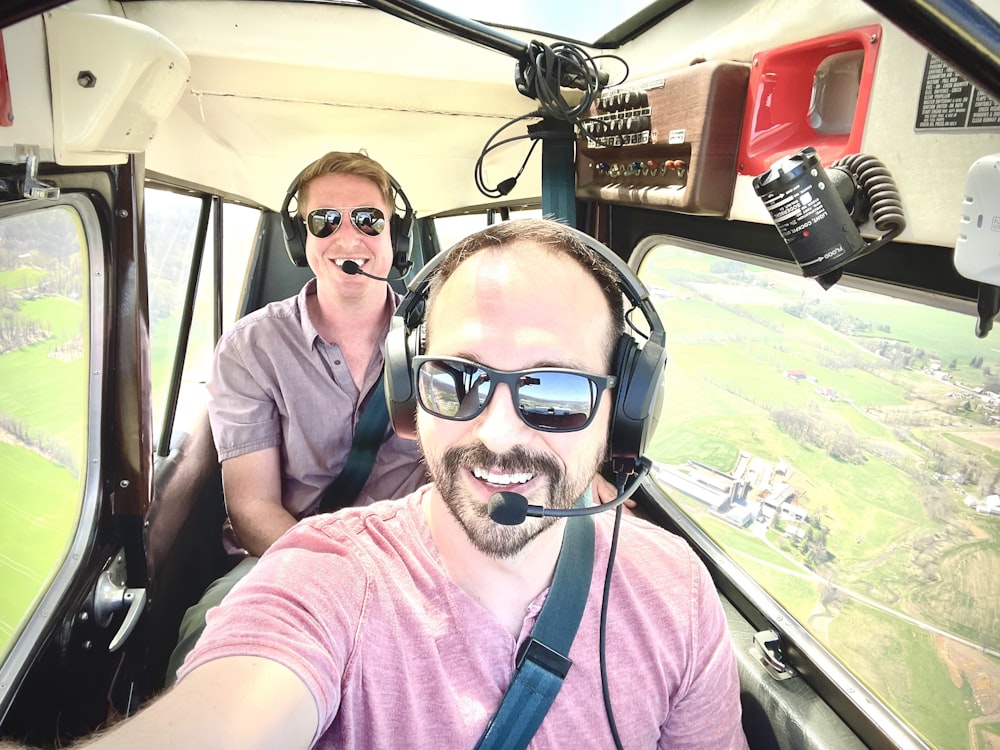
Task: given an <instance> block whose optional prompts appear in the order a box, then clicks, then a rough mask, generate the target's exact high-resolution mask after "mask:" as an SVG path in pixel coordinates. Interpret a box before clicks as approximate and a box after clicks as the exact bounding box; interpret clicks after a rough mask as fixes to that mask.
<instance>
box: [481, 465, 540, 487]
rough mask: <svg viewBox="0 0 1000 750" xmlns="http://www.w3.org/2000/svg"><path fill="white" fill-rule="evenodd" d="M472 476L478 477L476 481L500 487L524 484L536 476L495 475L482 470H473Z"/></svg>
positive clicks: (521, 474)
mask: <svg viewBox="0 0 1000 750" xmlns="http://www.w3.org/2000/svg"><path fill="white" fill-rule="evenodd" d="M472 475H473V476H474V477H476V479H482V480H483V481H484V482H489V483H490V484H499V485H510V484H524V483H525V482H527V481H528V480H530V479H532V478H534V476H535V475H534V474H529V473H527V472H521V473H518V474H494V473H492V472H489V471H487V470H486V469H480V468H475V469H473V470H472Z"/></svg>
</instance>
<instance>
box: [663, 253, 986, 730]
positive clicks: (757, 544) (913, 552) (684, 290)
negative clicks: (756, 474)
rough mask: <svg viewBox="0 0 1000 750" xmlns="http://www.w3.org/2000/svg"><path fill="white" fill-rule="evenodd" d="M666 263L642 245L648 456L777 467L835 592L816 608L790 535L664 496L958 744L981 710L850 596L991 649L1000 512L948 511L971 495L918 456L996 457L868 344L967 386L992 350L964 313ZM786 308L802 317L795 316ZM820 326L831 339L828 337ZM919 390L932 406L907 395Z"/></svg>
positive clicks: (902, 631)
mask: <svg viewBox="0 0 1000 750" xmlns="http://www.w3.org/2000/svg"><path fill="white" fill-rule="evenodd" d="M667 257H669V260H667V259H665V258H664V259H660V262H657V260H656V254H655V253H654V254H653V260H647V262H646V264H645V265H644V267H643V280H644V281H645V283H646V284H647V285H648V286H649V288H650V289H651V291H652V295H653V298H654V301H655V304H656V306H657V310H658V311H659V313H660V315H661V317H662V319H663V321H664V323H665V326H666V328H667V334H668V355H669V362H668V365H667V377H666V389H667V391H666V399H665V408H664V412H663V414H662V416H661V420H660V424H659V426H658V429H657V431H656V433H655V435H654V437H653V439H652V441H651V446H650V447H649V449H648V453H649V455H650V456H651V457H652V458H653V459H654V460H656V461H658V462H662V463H664V464H681V463H684V462H686V461H688V460H690V459H695V460H697V461H699V462H701V463H704V464H707V465H709V466H711V467H713V468H715V469H718V470H721V471H724V472H728V471H731V470H732V469H733V468H734V466H735V464H736V460H737V457H738V455H739V453H740V451H745V452H747V453H750V454H752V455H755V456H759V457H761V458H763V459H765V460H767V461H770V462H772V463H777V462H779V461H784V462H786V463H787V464H789V465H791V466H792V467H793V468H794V471H795V477H793V479H792V482H793V484H795V485H796V486H797V487H798V488H799V490H800V492H801V497H800V498H799V502H800V503H801V504H802V505H803V506H805V507H806V508H807V509H809V510H810V511H811V512H813V513H816V514H818V515H819V516H820V518H821V523H822V524H823V526H825V527H826V528H827V529H829V535H828V537H827V540H826V549H827V551H828V553H829V554H830V556H831V557H830V560H829V561H828V562H827V563H825V564H824V565H823V567H822V569H820V570H817V571H816V574H817V576H822V577H823V578H828V579H832V580H835V581H836V582H837V583H838V584H839V585H840V586H841V587H843V589H842V590H841V593H836V592H834V593H833V594H832V596H833V598H832V599H830V600H829V602H830V603H829V604H828V605H823V604H822V601H821V597H823V596H825V595H824V591H823V589H824V588H825V587H823V586H821V585H820V583H819V581H818V579H810V578H809V575H808V573H807V572H806V573H803V571H805V566H804V562H805V561H804V559H803V558H802V556H801V555H800V553H799V552H798V550H797V549H796V548H795V547H794V546H793V545H792V544H791V543H790V542H789V541H788V540H786V539H783V538H782V537H781V536H780V535H772V532H770V531H769V532H768V537H769V539H771V541H772V544H771V545H768V544H765V543H764V541H763V540H761V539H760V538H759V537H757V536H753V535H750V534H748V533H747V532H746V531H744V530H740V529H737V528H735V527H734V526H732V525H731V524H729V523H727V522H725V521H722V520H720V519H718V518H716V517H715V516H713V515H712V514H711V513H710V512H709V511H708V510H707V509H705V507H704V506H701V505H700V504H699V503H697V502H696V501H694V500H689V499H687V498H685V497H684V496H683V495H682V494H681V493H678V492H676V491H674V490H669V489H668V492H670V493H671V494H672V495H673V496H675V499H676V501H677V502H679V503H680V504H681V506H682V507H683V508H684V509H685V510H687V511H688V512H689V513H690V514H692V515H693V517H694V518H695V519H696V520H697V521H698V522H699V523H700V524H702V525H703V526H704V527H705V529H706V531H707V532H708V533H709V534H710V535H711V536H712V537H713V538H715V539H716V540H717V541H718V542H719V543H720V544H721V545H722V546H723V547H724V548H726V549H728V550H729V551H730V553H731V554H732V555H733V557H734V559H735V560H736V562H737V563H739V564H740V565H741V566H742V567H743V568H744V569H746V570H747V571H748V572H749V573H750V574H751V575H752V576H753V577H754V578H755V579H756V580H757V581H759V582H760V583H761V584H762V585H763V586H764V588H765V589H766V590H768V591H769V592H770V593H772V595H774V596H775V598H777V599H778V600H779V601H780V602H782V604H783V605H784V606H785V607H786V608H787V609H788V610H789V611H790V612H791V613H792V614H793V615H795V616H796V618H798V619H799V620H800V621H802V622H803V623H804V624H806V626H807V627H810V628H811V629H812V630H813V632H814V633H815V634H816V635H817V637H819V638H820V639H821V640H822V641H824V642H825V643H826V644H827V645H828V647H829V648H830V649H831V650H832V651H834V652H835V653H836V654H838V655H839V656H841V657H842V658H844V660H845V662H846V663H847V664H848V665H850V666H851V667H852V668H853V669H855V670H856V671H857V672H858V674H859V676H860V677H862V679H864V680H866V681H867V682H869V684H871V685H872V687H873V689H874V690H875V691H876V692H877V693H879V694H880V695H881V696H882V697H883V698H884V699H885V700H886V702H887V703H888V704H889V705H890V706H892V707H894V708H895V709H896V710H897V711H899V712H900V714H901V715H903V716H905V717H908V718H909V719H910V720H911V721H914V722H915V723H917V724H918V725H919V727H918V729H919V731H920V732H921V733H922V734H924V736H926V737H927V738H928V739H929V741H930V742H931V743H932V744H933V745H934V746H936V747H940V748H953V747H967V746H968V736H969V722H970V720H972V719H975V718H976V717H977V716H979V714H978V713H977V710H976V707H975V705H974V704H973V702H972V701H971V698H970V691H969V690H968V688H967V687H965V688H956V687H955V685H954V684H953V683H952V681H951V679H950V677H949V674H948V669H947V667H946V665H945V664H944V663H943V662H942V659H941V657H940V656H939V654H938V653H937V652H936V650H935V648H934V644H933V642H932V639H931V638H930V636H929V634H928V633H927V632H926V631H923V630H921V629H920V628H918V627H916V626H915V625H913V624H912V623H909V622H907V621H906V620H905V619H902V617H896V616H893V615H892V614H890V613H889V612H886V611H881V610H878V609H874V608H872V607H871V606H869V605H867V604H865V603H864V599H862V597H867V598H868V599H870V600H872V601H874V602H878V603H879V604H881V605H883V606H885V607H887V608H888V609H889V610H890V611H895V612H899V613H900V614H903V613H905V614H907V615H909V616H914V617H917V618H919V619H921V620H923V621H924V622H926V623H928V624H930V625H932V626H935V627H938V628H941V629H942V630H943V631H945V632H952V633H954V634H956V635H957V636H961V637H964V638H967V639H969V640H972V641H978V642H980V643H984V644H988V645H990V646H992V647H994V648H1000V589H998V588H997V586H996V583H995V581H996V580H1000V544H998V542H1000V518H989V519H987V518H984V517H983V516H977V515H976V514H974V513H970V512H969V510H968V509H967V508H966V507H965V506H964V505H963V504H962V503H961V502H960V500H961V498H962V497H964V494H965V492H973V493H974V492H975V488H974V487H969V488H961V487H957V486H955V487H952V488H951V489H947V488H944V487H942V486H941V484H940V482H941V479H940V477H939V476H937V475H935V474H934V473H933V472H931V471H930V470H929V469H927V468H926V465H927V464H928V463H929V460H930V459H932V458H933V459H934V463H935V465H940V464H941V463H942V462H944V463H945V464H946V463H947V461H948V460H949V458H948V455H949V454H943V455H940V456H936V457H932V456H931V455H930V453H928V450H927V448H926V447H925V446H926V445H928V444H935V445H937V444H941V445H950V446H952V447H953V449H954V451H955V453H956V454H958V453H961V454H962V455H965V456H973V457H975V458H974V459H971V460H973V461H976V460H978V461H979V462H980V466H981V471H980V474H981V475H983V477H984V479H988V478H989V477H990V476H993V475H994V474H997V468H998V467H1000V451H996V450H991V449H990V448H987V447H985V446H984V445H983V444H982V443H980V442H976V441H974V440H972V439H969V438H965V437H963V431H978V432H980V433H981V432H982V431H983V430H985V429H994V430H996V429H997V428H995V427H994V428H987V427H986V426H984V425H983V424H982V423H980V422H977V421H976V419H977V415H976V414H975V413H965V414H963V413H962V412H960V411H954V412H952V413H950V414H945V413H943V412H940V411H939V410H940V409H941V408H950V407H949V404H950V403H956V405H957V402H949V401H948V399H947V398H946V392H947V391H948V389H949V388H952V389H953V388H954V386H951V385H948V384H944V383H940V382H938V381H935V380H933V379H932V378H931V377H930V376H929V375H928V374H926V373H923V372H919V371H917V370H915V369H894V368H893V367H892V366H891V365H890V362H889V360H888V359H886V358H883V357H879V356H877V355H876V354H875V353H874V352H873V349H875V348H877V347H878V346H879V340H880V337H886V338H889V339H895V340H896V341H902V342H904V343H905V346H907V347H909V350H908V351H911V352H912V353H913V358H912V359H911V360H908V361H912V362H915V363H917V366H919V367H929V364H930V363H931V362H943V363H944V364H943V365H942V368H943V367H945V366H946V365H947V364H949V363H950V362H951V360H955V362H956V367H955V368H954V370H953V371H952V372H953V373H954V377H959V376H968V377H970V378H973V377H975V378H978V384H981V383H982V379H983V374H982V371H981V370H980V369H977V368H972V367H970V366H969V363H970V361H972V360H973V359H974V358H975V357H977V356H980V355H982V356H984V363H986V364H988V363H989V361H990V360H991V358H992V362H993V363H994V369H995V370H997V371H998V374H1000V364H998V363H1000V356H998V354H997V352H996V351H995V350H992V348H991V346H990V345H989V344H985V345H984V343H983V342H982V341H980V340H978V339H976V338H975V337H974V336H972V335H971V322H970V320H969V319H966V318H962V317H961V316H958V315H956V314H954V313H950V312H946V311H940V310H934V309H930V308H924V307H919V306H916V305H912V304H909V303H899V302H897V301H895V300H890V301H888V302H883V303H877V302H873V301H871V300H873V299H875V298H874V297H872V296H871V295H865V294H863V293H859V292H854V291H850V290H847V291H845V292H844V293H843V294H840V293H839V292H837V293H834V294H830V295H827V296H823V297H818V296H817V292H816V291H814V290H813V288H812V287H809V286H802V285H801V284H799V280H796V279H793V278H791V277H787V276H784V275H781V274H777V273H773V272H767V271H761V272H759V273H754V274H747V273H745V272H744V273H741V274H734V275H733V276H732V277H726V276H724V275H722V273H721V272H720V269H723V270H724V269H726V268H729V269H732V268H733V266H732V265H731V262H729V261H719V260H718V259H713V258H711V257H709V256H703V255H700V256H699V255H693V254H682V253H677V254H674V253H671V254H669V256H667ZM713 269H714V270H713ZM808 283H813V284H814V282H807V284H808ZM813 298H815V299H813ZM783 305H787V306H789V308H790V309H791V308H792V307H795V306H798V309H805V310H806V311H807V316H806V317H798V316H796V315H792V314H790V313H789V312H787V311H784V310H782V306H783ZM814 313H815V314H817V315H821V316H822V319H823V321H827V322H822V321H821V320H818V319H815V318H813V317H811V315H812V314H814ZM834 321H839V322H838V323H837V324H838V325H841V326H843V327H844V330H835V329H834V328H833V327H832V326H831V323H833V322H834ZM845 321H847V322H845ZM963 324H969V326H968V327H969V331H964V330H963V329H962V328H961V326H962V325H963ZM994 343H995V342H994ZM918 353H919V354H920V356H919V357H917V354H918ZM785 371H801V372H803V373H805V374H806V375H807V376H808V380H807V379H800V380H798V381H796V380H792V379H790V378H789V377H787V376H786V375H785ZM830 389H832V391H833V392H835V394H836V395H835V397H834V398H832V399H831V398H828V397H827V395H828V394H829V393H830V392H831V391H830ZM820 390H822V393H821V392H819V391H820ZM920 394H926V395H928V396H932V397H933V398H934V399H935V401H933V402H922V401H916V400H915V399H918V398H919V397H920ZM941 404H944V405H945V406H944V407H942V406H941ZM779 411H791V412H792V413H795V414H798V415H800V420H801V421H802V422H806V423H809V422H811V423H813V424H815V425H816V426H817V430H819V431H820V432H823V431H825V433H826V436H827V439H829V437H830V436H831V435H834V436H836V437H840V438H847V439H849V440H851V441H853V444H854V445H856V446H857V448H858V451H857V455H858V456H859V458H858V459H857V460H852V461H851V462H848V461H844V460H839V459H834V458H832V457H831V455H830V454H829V453H828V451H827V450H826V449H824V448H823V447H820V446H821V441H820V442H812V441H810V440H803V439H800V438H797V437H793V436H792V435H790V434H789V433H787V432H785V431H784V430H783V429H782V428H781V427H779V425H778V423H777V422H776V421H775V416H774V415H775V414H776V413H777V412H779ZM914 411H916V412H919V414H920V415H925V414H926V415H931V416H930V417H924V416H920V417H919V418H912V425H913V426H912V427H910V426H909V425H910V424H911V422H910V421H908V420H909V419H911V417H910V412H914ZM928 418H929V419H930V420H931V421H930V422H929V423H926V422H927V419H928ZM920 419H923V420H924V422H921V421H920ZM949 423H950V426H947V427H945V426H943V425H946V424H949ZM907 435H909V436H910V437H909V438H907V437H906V436H907ZM939 440H940V441H943V443H939V442H937V441H939ZM998 444H1000V443H998ZM997 479H998V481H1000V475H997ZM998 490H1000V486H998V487H996V488H994V491H998ZM925 497H927V498H936V500H935V502H937V503H938V505H937V507H936V508H935V511H934V513H933V514H932V513H931V512H930V510H929V508H931V507H932V506H933V505H934V503H933V502H931V501H930V500H928V501H927V502H924V501H923V499H924V498H925ZM941 497H943V498H945V499H944V500H943V501H942V500H941V499H940V498H941ZM949 498H950V499H949ZM942 503H944V505H943V507H942ZM955 514H963V515H962V518H963V519H964V520H963V524H966V526H964V527H955V526H954V525H953V524H951V523H945V522H943V521H942V518H943V517H947V518H953V517H954V516H955ZM972 529H977V531H975V533H976V534H978V535H979V536H978V541H977V540H976V539H973V538H972V536H971V535H972V534H973V531H972ZM844 592H848V593H844ZM828 595H829V594H828ZM855 597H857V598H855ZM869 631H870V632H871V634H872V635H873V636H874V637H873V638H869V637H868V633H869ZM859 633H865V636H864V637H860V638H859V637H858V634H859ZM982 658H986V657H982ZM887 661H891V662H892V664H891V665H887V664H886V662H887ZM923 716H928V717H931V716H932V717H933V718H929V719H927V720H925V719H923V718H921V717H923Z"/></svg>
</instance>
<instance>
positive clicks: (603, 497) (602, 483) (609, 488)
mask: <svg viewBox="0 0 1000 750" xmlns="http://www.w3.org/2000/svg"><path fill="white" fill-rule="evenodd" d="M591 491H592V492H593V493H594V500H595V501H596V502H598V503H601V504H602V505H603V504H604V503H610V502H611V501H612V500H614V499H615V498H616V497H618V490H617V489H616V488H615V486H614V485H613V484H612V483H611V482H609V481H608V480H607V479H605V478H604V477H602V476H601V475H600V474H596V475H595V476H594V483H593V486H592V487H591ZM624 505H625V512H626V513H630V514H631V513H632V509H633V508H635V500H633V499H632V498H629V499H628V500H626V501H625V503H624Z"/></svg>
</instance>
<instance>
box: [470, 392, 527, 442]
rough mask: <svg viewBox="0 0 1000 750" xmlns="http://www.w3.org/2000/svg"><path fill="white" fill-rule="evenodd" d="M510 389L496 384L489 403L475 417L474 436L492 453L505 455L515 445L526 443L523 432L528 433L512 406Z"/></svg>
mask: <svg viewBox="0 0 1000 750" xmlns="http://www.w3.org/2000/svg"><path fill="white" fill-rule="evenodd" d="M511 396H512V394H511V390H510V387H509V386H508V385H507V384H506V383H498V384H497V385H496V386H495V390H494V391H493V396H492V398H490V402H489V403H488V404H487V405H486V408H485V409H483V412H482V414H480V415H479V416H478V417H476V420H475V425H476V428H475V429H476V434H477V436H478V437H479V439H480V441H481V442H482V443H483V445H485V446H486V447H487V448H489V449H490V450H492V451H493V452H494V453H505V452H506V451H508V450H510V448H512V447H513V446H515V445H521V444H524V443H526V442H527V441H528V437H529V436H527V435H525V434H524V432H525V430H528V431H530V429H531V428H529V427H528V426H527V425H526V424H525V423H524V422H523V421H521V417H520V415H519V414H518V413H517V409H516V408H515V406H514V400H513V398H511Z"/></svg>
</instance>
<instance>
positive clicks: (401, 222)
mask: <svg viewBox="0 0 1000 750" xmlns="http://www.w3.org/2000/svg"><path fill="white" fill-rule="evenodd" d="M310 166H311V165H310ZM306 169H309V167H306ZM306 169H303V170H302V171H301V172H299V173H298V174H297V175H296V176H295V179H294V180H292V184H291V185H289V186H288V191H287V192H286V194H285V200H284V202H283V203H282V204H281V233H282V235H283V236H284V238H285V250H286V251H287V252H288V257H289V258H291V261H292V263H294V264H295V265H297V266H307V265H309V263H308V261H307V260H306V223H305V220H304V219H303V218H302V217H301V216H299V214H298V206H296V210H295V211H291V210H290V208H289V207H290V206H291V203H292V200H293V199H295V198H296V194H297V193H298V192H299V187H301V184H300V183H301V181H302V175H303V174H305V172H306ZM331 174H340V173H331ZM344 174H347V173H344ZM317 176H320V175H317ZM389 182H390V183H391V184H392V190H393V194H394V197H395V201H394V202H395V203H400V202H401V203H402V204H403V212H402V214H400V212H399V209H398V207H397V206H390V208H393V209H394V210H393V214H392V216H391V217H390V219H389V239H390V241H391V242H392V267H393V268H395V269H396V271H397V272H398V273H399V275H400V276H401V277H402V276H405V275H406V272H407V271H409V270H410V266H411V265H413V264H412V263H410V239H411V237H410V235H411V232H412V231H413V207H412V206H410V201H409V199H408V198H407V197H406V193H404V192H403V188H401V187H400V186H399V183H398V182H396V179H395V178H394V177H393V176H392V175H389ZM345 219H346V217H345Z"/></svg>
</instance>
